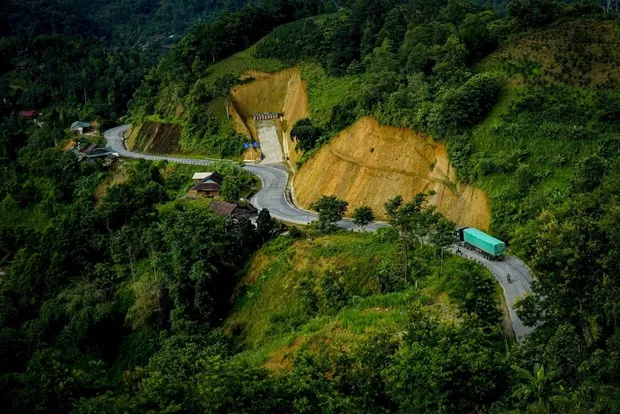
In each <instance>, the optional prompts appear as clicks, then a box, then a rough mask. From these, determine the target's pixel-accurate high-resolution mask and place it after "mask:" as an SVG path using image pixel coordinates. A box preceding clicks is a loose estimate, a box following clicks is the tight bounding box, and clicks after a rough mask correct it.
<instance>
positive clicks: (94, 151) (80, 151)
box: [73, 142, 118, 161]
mask: <svg viewBox="0 0 620 414" xmlns="http://www.w3.org/2000/svg"><path fill="white" fill-rule="evenodd" d="M73 151H75V153H76V154H77V156H78V159H79V160H80V161H83V160H92V159H95V158H116V157H118V153H116V152H110V151H109V150H107V149H105V148H102V147H100V146H99V145H97V144H92V143H90V142H78V143H77V145H76V146H75V148H73Z"/></svg>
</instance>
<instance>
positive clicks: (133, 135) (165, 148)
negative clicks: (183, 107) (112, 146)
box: [127, 121, 183, 154]
mask: <svg viewBox="0 0 620 414" xmlns="http://www.w3.org/2000/svg"><path fill="white" fill-rule="evenodd" d="M182 132H183V127H182V126H181V125H175V124H166V123H161V122H151V121H145V122H144V123H143V124H141V125H138V126H136V127H134V128H132V129H131V131H130V133H129V137H128V139H127V147H128V148H129V149H131V150H134V151H141V152H148V153H153V154H169V153H175V152H180V149H179V141H180V139H181V134H182Z"/></svg>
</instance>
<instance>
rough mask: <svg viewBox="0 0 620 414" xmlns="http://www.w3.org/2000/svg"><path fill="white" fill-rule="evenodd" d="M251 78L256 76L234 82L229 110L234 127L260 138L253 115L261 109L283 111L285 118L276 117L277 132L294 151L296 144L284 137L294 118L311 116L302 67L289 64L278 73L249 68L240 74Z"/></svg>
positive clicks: (243, 132)
mask: <svg viewBox="0 0 620 414" xmlns="http://www.w3.org/2000/svg"><path fill="white" fill-rule="evenodd" d="M249 78H251V79H253V80H252V81H250V82H247V83H244V84H242V85H237V86H235V87H234V88H233V89H232V90H231V92H230V105H229V111H230V116H231V119H232V121H233V124H234V127H235V130H236V131H237V132H239V133H241V134H244V135H246V136H250V137H251V138H252V139H254V140H258V141H260V137H259V136H258V133H257V125H256V121H255V120H254V119H253V115H254V114H255V113H259V112H279V113H282V114H284V121H282V122H281V121H280V120H276V121H275V122H276V127H277V129H278V136H279V138H280V141H281V143H282V142H285V143H286V144H285V145H291V146H290V148H288V149H290V151H291V152H292V153H293V154H294V153H295V150H294V145H292V144H291V141H290V140H288V139H286V140H283V137H284V136H286V134H287V133H288V131H289V130H290V128H291V127H292V126H293V125H294V124H295V122H297V121H298V120H300V119H301V118H305V117H307V116H308V94H307V92H306V82H305V81H304V80H302V78H301V74H300V72H299V70H298V69H297V68H290V69H285V70H282V71H279V72H276V73H265V72H260V71H255V70H249V71H246V72H245V73H244V74H243V75H242V77H241V79H246V80H247V79H249ZM293 158H296V157H295V156H293Z"/></svg>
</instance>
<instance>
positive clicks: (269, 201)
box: [104, 125, 533, 343]
mask: <svg viewBox="0 0 620 414" xmlns="http://www.w3.org/2000/svg"><path fill="white" fill-rule="evenodd" d="M129 127H130V125H121V126H119V127H116V128H112V129H109V130H107V131H105V133H104V135H105V138H106V142H107V146H108V148H110V149H111V150H113V151H114V152H117V153H118V154H119V155H120V156H123V157H127V158H142V159H146V160H153V161H156V160H167V161H171V162H176V163H179V164H192V165H209V164H211V163H213V162H214V161H215V160H209V159H196V158H180V157H171V156H168V155H152V154H143V153H138V152H132V151H129V150H127V148H126V147H125V143H124V139H123V135H124V133H125V132H126V131H127V130H128V129H129ZM243 168H244V169H245V170H246V171H248V172H250V173H252V174H254V175H256V176H257V177H258V178H260V180H261V181H262V184H263V186H262V188H261V190H260V191H258V192H257V193H256V194H255V195H254V196H253V197H252V199H251V202H252V204H253V205H254V207H256V208H257V209H259V210H261V209H263V208H266V209H268V210H269V212H270V213H271V216H272V217H275V218H277V219H279V220H283V221H286V222H289V223H295V224H309V223H310V222H312V221H314V220H316V215H315V214H314V213H312V212H308V211H305V210H302V209H300V208H297V207H295V206H294V205H293V203H292V201H290V200H289V197H288V194H289V193H288V190H287V185H288V179H289V176H288V172H287V171H286V169H285V168H284V166H283V165H281V164H269V165H265V164H258V165H256V164H254V165H252V164H247V165H245V166H244V167H243ZM338 225H339V226H340V227H342V228H345V229H349V230H359V227H358V226H356V225H355V224H353V222H352V221H351V220H346V219H345V220H342V221H340V222H338ZM384 226H385V224H384V223H372V224H370V225H369V226H367V227H366V228H367V229H368V230H371V231H374V230H376V229H378V228H379V227H384ZM452 251H456V247H454V248H453V249H452ZM461 255H462V256H464V257H467V258H469V259H472V260H476V261H477V262H479V263H481V264H482V265H483V266H485V267H486V268H487V269H489V270H490V271H491V273H492V274H493V276H494V277H495V278H496V279H497V281H498V282H499V283H500V285H501V286H502V290H503V292H504V297H505V299H506V304H507V305H508V310H509V313H510V319H511V321H512V327H513V330H514V332H515V335H516V338H517V340H518V341H519V342H520V343H522V342H523V341H524V340H525V337H526V336H527V335H528V334H529V333H530V332H531V331H532V329H533V328H531V327H528V326H525V325H524V324H523V322H522V321H521V320H520V319H519V317H518V316H517V313H516V311H515V309H514V304H515V301H516V300H517V299H518V298H519V297H521V296H523V295H524V294H527V293H529V292H531V288H530V283H531V281H532V278H531V274H530V271H529V269H528V267H527V266H526V265H525V264H524V263H523V262H521V261H520V260H519V259H517V258H516V257H512V256H507V257H506V259H505V260H504V261H501V262H499V261H498V262H496V261H491V260H488V259H486V258H484V257H483V256H482V255H481V254H479V253H477V252H474V251H471V250H466V249H462V248H461ZM507 274H510V276H511V280H512V281H511V282H508V280H507V278H506V275H507Z"/></svg>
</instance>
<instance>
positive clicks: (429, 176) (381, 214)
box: [294, 117, 491, 229]
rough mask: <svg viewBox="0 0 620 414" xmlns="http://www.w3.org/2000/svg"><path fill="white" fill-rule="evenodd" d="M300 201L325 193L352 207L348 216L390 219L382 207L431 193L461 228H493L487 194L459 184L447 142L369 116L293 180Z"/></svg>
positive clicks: (304, 202)
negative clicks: (362, 213)
mask: <svg viewBox="0 0 620 414" xmlns="http://www.w3.org/2000/svg"><path fill="white" fill-rule="evenodd" d="M294 188H295V193H296V198H297V202H298V203H299V204H300V205H302V206H303V207H309V206H310V204H311V203H312V202H314V201H315V200H316V199H318V198H319V197H320V196H321V195H323V194H334V195H336V196H338V197H340V198H343V199H345V200H347V201H348V202H349V212H352V211H353V210H354V209H355V208H357V207H359V206H361V205H368V206H370V207H371V208H372V209H373V210H374V211H375V214H376V215H377V217H378V218H385V211H384V208H383V204H384V203H385V201H386V200H388V199H389V198H392V197H394V196H396V195H398V194H401V195H402V196H403V197H404V198H405V199H409V198H411V197H413V196H414V195H415V194H417V193H419V192H426V193H432V194H433V195H432V196H431V197H430V198H429V201H430V203H431V204H432V205H435V206H437V208H438V210H439V211H440V212H441V213H443V214H444V215H446V216H447V217H448V218H450V219H451V220H453V221H455V222H456V223H458V224H461V225H467V226H472V227H478V228H481V229H488V227H489V224H490V220H491V214H490V209H489V203H488V200H487V196H486V194H485V193H484V192H483V191H482V190H480V189H477V188H474V187H471V186H468V185H464V184H461V183H459V182H458V180H457V179H456V172H455V170H454V168H452V166H451V165H450V161H449V159H448V154H447V151H446V148H445V145H444V144H443V143H437V142H435V141H433V140H432V138H430V137H428V136H425V135H423V134H417V133H415V132H413V131H412V130H410V129H406V128H394V127H389V126H380V125H379V123H378V122H377V121H376V120H375V119H374V118H371V117H365V118H362V119H361V120H359V121H357V122H356V123H355V124H353V125H352V126H350V127H349V128H347V129H346V130H344V131H342V132H341V133H340V134H338V135H337V136H335V137H334V138H333V139H332V140H331V142H330V143H329V144H327V145H325V146H323V147H322V148H321V149H320V150H319V151H318V152H317V154H316V155H315V156H314V157H312V158H311V159H310V160H308V161H307V162H306V163H305V164H304V165H303V166H302V168H301V169H300V170H299V172H298V173H297V174H296V176H295V179H294Z"/></svg>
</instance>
